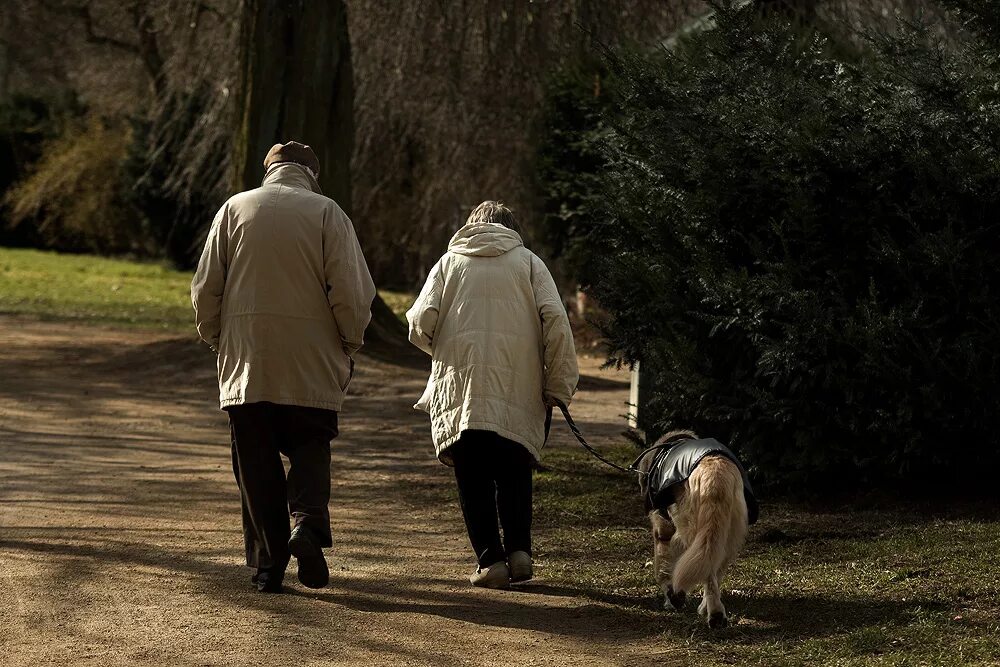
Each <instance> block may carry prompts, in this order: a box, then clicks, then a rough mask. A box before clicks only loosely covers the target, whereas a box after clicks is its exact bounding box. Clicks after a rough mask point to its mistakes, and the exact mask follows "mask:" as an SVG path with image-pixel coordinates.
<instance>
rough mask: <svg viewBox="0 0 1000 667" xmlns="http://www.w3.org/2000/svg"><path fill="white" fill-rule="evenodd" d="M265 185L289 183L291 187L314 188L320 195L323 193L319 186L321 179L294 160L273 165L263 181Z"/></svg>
mask: <svg viewBox="0 0 1000 667" xmlns="http://www.w3.org/2000/svg"><path fill="white" fill-rule="evenodd" d="M264 185H287V186H288V187H291V188H303V189H304V190H312V191H313V192H315V193H316V194H318V195H321V194H323V191H322V190H321V189H320V187H319V181H317V180H316V178H315V177H314V176H313V175H312V174H311V173H310V172H309V170H308V169H307V168H305V167H303V166H302V165H300V164H296V163H294V162H279V163H277V164H273V165H271V167H270V168H269V169H268V170H267V173H266V174H265V175H264V180H263V181H262V182H261V186H264Z"/></svg>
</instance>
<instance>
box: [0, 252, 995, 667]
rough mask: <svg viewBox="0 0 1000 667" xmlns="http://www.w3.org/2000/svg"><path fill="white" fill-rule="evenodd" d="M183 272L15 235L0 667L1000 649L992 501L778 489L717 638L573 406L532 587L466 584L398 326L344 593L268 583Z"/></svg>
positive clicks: (1, 504) (345, 483) (783, 657)
mask: <svg viewBox="0 0 1000 667" xmlns="http://www.w3.org/2000/svg"><path fill="white" fill-rule="evenodd" d="M189 281H190V275H188V274H184V273H182V272H176V271H169V270H166V269H163V268H162V267H158V266H155V265H142V264H135V263H131V262H112V261H108V260H101V259H96V258H85V257H70V256H61V255H54V254H52V253H37V252H33V251H10V250H5V249H2V248H0V618H2V619H3V620H4V623H3V627H2V630H0V665H2V666H3V667H8V666H12V667H14V666H18V667H19V666H21V665H45V664H50V665H67V664H72V665H102V666H103V665H146V664H156V665H249V664H254V665H270V664H316V665H319V664H323V665H328V664H342V663H343V664H354V663H360V664H374V665H394V664H434V665H451V664H483V665H485V664H489V665H497V664H515V665H520V664H558V665H566V664H568V665H647V664H658V665H684V664H697V665H699V666H706V667H707V666H711V665H733V664H735V665H766V666H768V667H771V666H775V665H810V666H812V665H838V666H839V665H899V666H903V665H906V666H915V665H929V666H931V665H933V666H936V665H956V666H957V665H1000V574H998V568H997V567H996V559H997V557H996V554H997V553H1000V521H998V517H997V514H996V504H995V503H984V502H982V501H970V500H968V499H967V498H965V499H957V498H955V497H954V495H953V494H950V493H945V494H944V496H943V497H939V498H938V499H930V500H925V501H921V502H912V501H910V502H901V501H899V500H898V499H893V498H891V497H886V496H884V495H881V494H878V493H873V494H871V495H869V496H866V497H863V498H854V499H851V500H850V502H848V503H846V504H843V503H841V504H833V503H831V502H829V501H828V500H826V501H823V500H822V499H820V501H819V502H812V503H805V502H803V501H802V500H801V497H802V496H803V495H808V494H805V493H802V491H803V490H795V491H796V493H795V494H794V495H795V496H796V497H798V498H799V499H798V500H794V501H789V500H784V499H782V498H781V497H780V496H777V495H776V494H775V493H773V492H770V493H765V494H764V496H763V498H762V501H763V502H762V511H761V521H760V522H759V523H758V524H757V525H756V526H754V527H753V529H752V530H751V532H750V538H749V541H748V543H747V545H746V548H745V549H744V552H743V554H742V555H741V557H740V559H739V561H738V562H737V563H736V564H735V566H734V567H733V568H732V571H731V572H730V574H729V576H728V577H727V579H726V580H725V582H724V584H723V599H724V601H725V602H726V604H727V606H728V608H729V610H730V611H731V612H732V618H733V626H732V627H731V628H729V629H727V630H724V631H720V632H711V631H709V630H708V629H707V628H706V627H705V626H704V624H703V623H702V622H701V621H699V619H698V618H697V617H696V615H695V614H694V611H693V608H689V609H687V610H685V611H684V612H683V613H680V614H678V613H670V612H665V611H663V610H662V609H661V608H660V605H661V602H660V600H659V599H658V597H657V592H656V587H655V586H654V584H653V581H652V573H651V571H650V568H649V567H648V559H649V556H650V553H649V552H650V536H649V533H648V530H647V527H646V524H645V519H644V517H643V515H642V506H641V502H640V500H639V498H638V494H637V489H636V484H635V480H634V479H631V478H629V477H627V476H625V475H621V474H618V473H616V472H615V471H613V470H610V469H608V468H606V467H604V466H602V465H601V464H600V463H598V462H596V461H595V460H594V459H592V458H590V457H589V456H588V455H587V454H586V453H585V452H584V451H583V450H582V449H580V448H579V447H577V446H576V445H575V444H574V442H573V441H572V440H571V437H570V435H569V432H568V430H567V429H566V428H565V426H564V425H561V424H557V428H556V430H555V432H554V436H553V440H552V443H551V446H550V447H548V448H547V449H546V453H545V468H544V469H543V470H541V471H539V472H538V473H537V474H536V477H535V479H536V485H535V530H534V535H535V552H536V553H535V556H536V565H537V567H536V573H537V575H538V576H537V580H536V581H534V582H532V583H531V584H529V585H527V586H524V587H523V588H522V589H521V590H518V591H510V592H497V591H483V590H477V589H473V588H472V587H470V586H469V585H468V583H467V581H466V576H467V575H468V573H469V572H470V571H471V569H472V567H473V562H472V558H471V554H470V553H469V551H470V550H469V547H468V543H467V540H466V537H465V535H464V531H463V526H462V522H461V515H460V511H459V508H458V505H457V502H456V497H455V489H454V482H453V479H452V477H451V474H450V471H449V469H447V468H445V467H443V466H442V465H440V464H439V463H437V462H436V460H435V459H434V458H433V456H432V454H431V446H430V442H429V429H428V423H427V418H426V416H425V415H423V414H422V413H419V412H415V411H413V410H412V408H411V406H412V403H413V402H414V400H415V398H416V397H417V396H418V395H419V393H420V391H421V389H422V385H423V381H424V378H425V373H426V360H425V359H424V358H423V357H422V356H420V355H419V353H415V352H414V351H412V350H410V349H408V348H405V347H403V348H394V347H391V346H382V347H375V348H369V349H368V350H367V352H366V353H365V354H364V355H362V357H361V358H360V359H359V364H358V367H359V373H358V377H357V378H356V380H355V381H354V382H353V383H352V385H351V394H352V395H351V398H350V399H349V402H348V403H347V404H346V406H345V409H344V411H343V414H342V421H341V427H342V435H341V437H340V438H338V439H337V440H336V441H335V443H334V450H333V451H334V457H333V479H334V487H333V503H332V515H333V524H334V525H333V529H334V539H335V546H334V549H333V550H332V551H331V552H329V556H328V559H329V562H330V565H331V568H332V581H331V584H330V586H329V587H328V588H326V589H323V590H321V591H310V590H308V589H304V588H302V587H301V586H299V585H298V583H297V582H296V581H295V579H294V574H292V575H291V576H290V577H289V580H288V582H289V594H288V595H284V596H263V595H260V594H257V593H256V592H255V591H254V590H253V589H252V588H251V586H250V583H249V572H248V571H247V570H246V569H245V568H243V567H242V566H241V552H242V545H241V534H240V514H239V500H238V494H237V491H236V486H235V483H234V481H233V479H232V471H231V468H230V460H229V437H228V429H227V424H226V420H225V415H224V414H223V413H221V412H220V411H219V410H218V409H217V407H216V403H215V400H216V399H215V394H216V389H215V378H214V356H213V355H212V353H211V352H210V351H209V350H208V349H207V348H206V347H204V346H202V345H199V344H198V343H197V342H196V341H194V340H193V338H192V335H191V333H190V317H191V316H190V312H189V311H188V310H187V308H188V306H187V304H186V298H187V297H186V291H187V284H188V283H189ZM396 301H398V303H397V304H396V305H397V310H398V309H400V308H405V306H406V305H407V299H406V297H405V296H400V297H399V298H397V299H396ZM40 318H42V319H40ZM581 368H582V371H583V375H582V378H581V383H580V393H579V394H578V397H577V400H576V401H575V403H574V405H573V411H574V413H575V416H576V418H577V420H578V422H579V423H580V425H581V426H582V428H583V429H584V431H585V432H586V433H587V435H588V437H589V438H590V439H591V441H592V442H593V444H594V445H596V446H597V447H598V448H599V449H601V451H602V452H604V453H605V454H606V455H607V456H609V457H610V458H612V459H614V460H616V461H620V462H627V461H629V460H631V457H633V456H634V455H635V449H634V447H633V446H632V445H631V444H629V443H628V442H626V441H625V439H623V438H622V437H621V431H622V429H623V419H622V413H623V412H624V411H625V408H626V406H625V401H626V399H627V385H626V382H625V380H626V375H625V374H624V373H622V372H617V371H608V370H601V369H600V360H599V359H595V358H592V357H582V358H581ZM692 607H693V605H692Z"/></svg>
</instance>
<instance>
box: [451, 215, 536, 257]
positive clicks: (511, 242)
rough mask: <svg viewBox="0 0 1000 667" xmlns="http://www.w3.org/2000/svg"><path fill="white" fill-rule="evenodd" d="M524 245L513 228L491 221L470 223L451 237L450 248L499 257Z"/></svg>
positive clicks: (453, 250)
mask: <svg viewBox="0 0 1000 667" xmlns="http://www.w3.org/2000/svg"><path fill="white" fill-rule="evenodd" d="M522 245H524V243H523V242H522V241H521V236H520V235H519V234H518V233H517V232H515V231H514V230H513V229H508V228H507V227H504V226H503V225H496V224H493V223H490V222H474V223H470V224H468V225H466V226H464V227H462V228H461V229H459V230H458V231H457V232H455V235H454V236H452V237H451V241H449V243H448V250H450V251H451V252H454V253H458V254H459V255H470V256H473V257H498V256H500V255H502V254H504V253H505V252H508V251H510V250H513V249H514V248H517V247H519V246H522Z"/></svg>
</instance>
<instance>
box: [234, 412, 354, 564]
mask: <svg viewBox="0 0 1000 667" xmlns="http://www.w3.org/2000/svg"><path fill="white" fill-rule="evenodd" d="M226 411H227V412H228V413H229V426H230V431H231V432H232V441H233V473H234V474H235V475H236V482H237V484H239V487H240V496H241V498H242V501H243V541H244V543H245V545H246V551H247V565H249V566H250V567H255V568H258V569H272V570H280V571H282V572H283V571H284V569H285V566H286V565H288V559H289V557H290V554H289V552H288V538H289V536H290V533H291V531H290V529H289V526H288V517H289V514H291V516H292V518H293V519H294V520H295V525H296V526H298V525H300V524H305V525H306V526H307V527H308V528H309V529H310V531H311V532H312V533H313V535H314V537H315V538H316V540H317V541H318V542H319V544H320V546H321V547H331V546H333V539H332V537H331V534H330V509H329V504H330V441H331V440H332V439H333V438H335V437H337V413H336V412H334V411H333V410H322V409H319V408H304V407H299V406H295V405H277V404H275V403H266V402H261V403H246V404H244V405H234V406H230V407H228V408H226ZM282 454H284V455H285V456H287V457H288V462H289V464H290V466H289V470H288V477H287V479H286V477H285V468H284V466H283V465H282V462H281V455H282Z"/></svg>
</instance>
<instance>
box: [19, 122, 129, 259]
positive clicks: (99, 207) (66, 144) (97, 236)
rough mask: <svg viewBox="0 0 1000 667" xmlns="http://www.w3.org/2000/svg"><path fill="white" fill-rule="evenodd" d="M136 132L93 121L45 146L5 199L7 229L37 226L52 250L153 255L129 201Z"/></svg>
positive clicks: (76, 125)
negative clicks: (128, 162)
mask: <svg viewBox="0 0 1000 667" xmlns="http://www.w3.org/2000/svg"><path fill="white" fill-rule="evenodd" d="M130 135H131V132H130V131H129V129H128V128H127V127H125V126H123V125H121V124H116V123H112V122H109V121H105V120H102V119H99V118H93V117H92V118H89V119H86V120H84V121H81V122H79V123H77V124H75V125H71V126H70V127H69V128H68V129H67V130H66V131H65V132H64V133H63V134H62V135H60V136H59V137H58V138H55V139H52V140H51V141H49V142H47V143H46V144H45V145H44V148H43V151H42V155H41V157H40V158H39V160H38V162H37V163H36V164H35V165H34V166H33V167H32V169H31V171H30V173H29V174H28V175H27V176H26V177H25V178H24V179H23V180H21V181H20V182H19V183H18V184H17V185H15V186H14V187H12V188H11V189H9V190H8V191H7V192H6V193H5V195H4V199H3V201H4V204H5V206H6V208H7V211H8V224H10V225H11V226H13V227H15V228H16V227H19V226H33V227H34V234H36V235H37V236H38V237H39V238H40V240H41V241H42V243H43V244H44V245H45V246H47V247H51V248H57V249H60V250H73V251H93V252H101V253H122V252H130V251H131V252H141V253H144V254H145V253H146V252H148V250H149V248H148V241H147V239H146V237H145V234H143V232H142V226H141V224H140V220H139V215H138V214H137V212H136V211H135V210H134V209H132V208H131V207H130V206H128V205H127V203H126V202H125V200H124V193H123V186H122V183H123V182H124V173H123V162H124V155H125V154H126V150H127V149H128V146H129V143H130V141H131V138H130Z"/></svg>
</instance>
